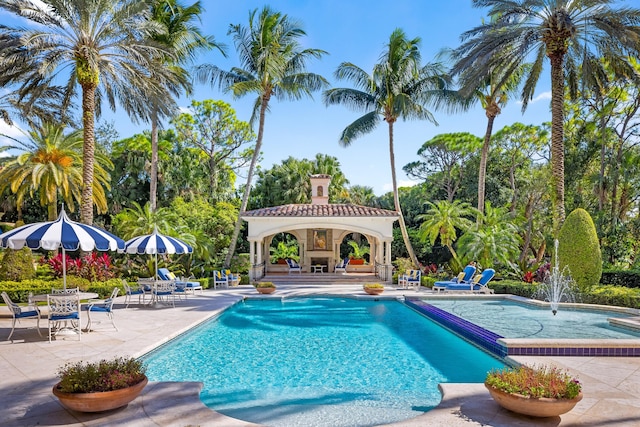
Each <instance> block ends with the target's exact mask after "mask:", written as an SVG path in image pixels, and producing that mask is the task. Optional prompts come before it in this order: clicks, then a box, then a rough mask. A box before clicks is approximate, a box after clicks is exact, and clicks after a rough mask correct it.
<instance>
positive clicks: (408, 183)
mask: <svg viewBox="0 0 640 427" xmlns="http://www.w3.org/2000/svg"><path fill="white" fill-rule="evenodd" d="M414 185H418V182H416V181H411V180H409V179H406V180H404V181H403V180H400V181H398V188H401V187H413V186H414ZM382 191H383V192H384V193H388V192H389V191H393V184H392V183H390V182H389V183H387V184H384V185H383V186H382Z"/></svg>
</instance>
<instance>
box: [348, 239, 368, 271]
mask: <svg viewBox="0 0 640 427" xmlns="http://www.w3.org/2000/svg"><path fill="white" fill-rule="evenodd" d="M347 244H348V245H349V246H351V252H350V253H349V264H351V265H362V264H364V256H365V255H367V254H369V253H370V252H369V251H370V248H369V246H368V245H359V244H358V242H356V241H355V240H349V241H348V242H347Z"/></svg>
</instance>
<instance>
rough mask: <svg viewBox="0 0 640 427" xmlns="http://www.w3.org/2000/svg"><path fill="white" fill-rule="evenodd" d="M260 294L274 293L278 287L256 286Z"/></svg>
mask: <svg viewBox="0 0 640 427" xmlns="http://www.w3.org/2000/svg"><path fill="white" fill-rule="evenodd" d="M256 290H257V291H258V293H260V294H272V293H274V292H275V291H276V288H256Z"/></svg>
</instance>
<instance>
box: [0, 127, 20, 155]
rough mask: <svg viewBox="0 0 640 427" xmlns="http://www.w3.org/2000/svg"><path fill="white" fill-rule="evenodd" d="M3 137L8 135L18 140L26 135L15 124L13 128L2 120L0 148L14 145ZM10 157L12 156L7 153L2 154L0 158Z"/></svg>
mask: <svg viewBox="0 0 640 427" xmlns="http://www.w3.org/2000/svg"><path fill="white" fill-rule="evenodd" d="M3 135H7V136H10V137H13V138H17V139H19V138H21V137H24V134H23V133H22V132H21V131H20V128H19V127H18V126H17V125H16V124H15V123H14V125H13V126H9V125H8V124H6V123H5V122H4V120H0V146H3V145H10V144H11V145H13V141H11V140H10V139H8V138H7V137H5V136H3ZM8 156H10V154H9V153H7V152H6V151H3V152H0V157H8Z"/></svg>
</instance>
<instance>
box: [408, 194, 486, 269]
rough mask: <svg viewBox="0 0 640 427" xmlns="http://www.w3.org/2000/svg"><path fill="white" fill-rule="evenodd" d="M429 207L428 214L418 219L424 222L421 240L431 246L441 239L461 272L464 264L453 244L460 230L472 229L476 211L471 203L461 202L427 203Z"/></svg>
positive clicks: (421, 226)
mask: <svg viewBox="0 0 640 427" xmlns="http://www.w3.org/2000/svg"><path fill="white" fill-rule="evenodd" d="M427 206H428V209H427V212H426V213H424V214H422V215H418V217H417V218H416V219H417V220H419V221H423V222H422V224H421V225H420V229H419V236H420V238H422V239H423V240H425V241H428V242H429V243H430V244H431V245H433V244H435V243H436V240H438V238H440V243H442V244H443V245H444V246H446V248H447V249H449V253H451V256H452V257H453V261H454V268H455V269H456V270H461V269H462V263H461V262H460V259H459V258H458V254H457V253H456V251H455V249H454V247H453V243H454V242H455V241H456V240H457V239H458V230H465V231H466V230H468V229H469V228H471V225H472V224H473V223H472V222H471V220H470V219H469V218H470V217H472V216H475V209H474V208H473V207H471V205H470V204H469V203H467V202H462V201H460V200H454V201H453V202H449V201H446V200H440V201H438V202H435V203H432V202H427Z"/></svg>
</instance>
